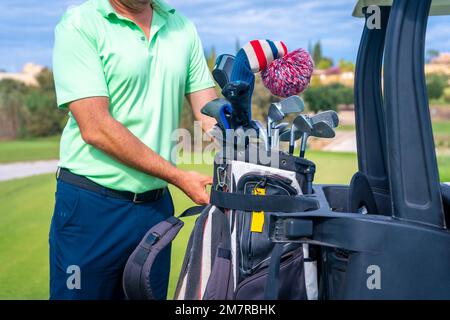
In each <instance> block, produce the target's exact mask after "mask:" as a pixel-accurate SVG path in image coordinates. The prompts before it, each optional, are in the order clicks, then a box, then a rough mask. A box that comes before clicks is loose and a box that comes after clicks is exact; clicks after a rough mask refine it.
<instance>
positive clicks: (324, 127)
mask: <svg viewBox="0 0 450 320" xmlns="http://www.w3.org/2000/svg"><path fill="white" fill-rule="evenodd" d="M311 122H312V123H313V124H312V130H311V132H310V133H307V132H305V133H303V138H302V145H301V148H300V158H304V157H305V153H306V146H307V141H308V138H309V137H311V136H312V137H317V138H326V139H331V138H334V137H335V136H336V132H335V130H334V128H333V127H332V125H331V124H330V123H329V122H327V121H319V122H315V121H314V118H311ZM314 122H315V123H314Z"/></svg>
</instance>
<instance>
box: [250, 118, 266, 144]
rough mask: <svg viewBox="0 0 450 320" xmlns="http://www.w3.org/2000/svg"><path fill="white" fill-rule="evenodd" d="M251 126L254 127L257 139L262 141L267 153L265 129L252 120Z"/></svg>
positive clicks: (259, 123)
mask: <svg viewBox="0 0 450 320" xmlns="http://www.w3.org/2000/svg"><path fill="white" fill-rule="evenodd" d="M252 124H253V127H255V128H256V130H257V132H258V138H259V139H261V140H262V141H263V143H264V148H265V150H266V151H269V144H268V140H267V131H266V128H265V127H264V126H263V124H262V123H261V122H260V121H258V120H253V121H252Z"/></svg>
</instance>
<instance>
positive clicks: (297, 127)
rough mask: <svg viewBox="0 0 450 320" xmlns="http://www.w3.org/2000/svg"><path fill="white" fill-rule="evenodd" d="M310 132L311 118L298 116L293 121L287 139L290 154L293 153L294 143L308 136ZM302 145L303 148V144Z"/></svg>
mask: <svg viewBox="0 0 450 320" xmlns="http://www.w3.org/2000/svg"><path fill="white" fill-rule="evenodd" d="M312 130H313V124H312V121H311V118H309V117H308V116H307V115H304V114H300V115H298V116H297V117H296V118H295V119H294V121H293V123H292V128H291V135H290V137H289V153H290V154H293V153H294V148H295V141H297V140H298V139H300V138H301V137H305V136H309V135H310V134H311V131H312ZM306 139H307V138H304V140H305V141H306ZM302 145H303V146H305V144H304V143H303V144H302Z"/></svg>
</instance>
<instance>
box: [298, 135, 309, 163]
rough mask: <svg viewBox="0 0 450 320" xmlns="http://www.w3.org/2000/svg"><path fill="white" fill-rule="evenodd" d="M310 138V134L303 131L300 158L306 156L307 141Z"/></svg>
mask: <svg viewBox="0 0 450 320" xmlns="http://www.w3.org/2000/svg"><path fill="white" fill-rule="evenodd" d="M308 138H309V134H307V133H306V132H305V133H303V136H302V146H301V148H300V158H304V157H305V153H306V143H307V141H308Z"/></svg>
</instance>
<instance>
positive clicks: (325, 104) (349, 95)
mask: <svg viewBox="0 0 450 320" xmlns="http://www.w3.org/2000/svg"><path fill="white" fill-rule="evenodd" d="M304 99H305V102H306V103H307V105H308V108H309V110H310V111H312V112H319V111H324V110H337V107H338V106H339V105H351V104H353V101H354V99H353V90H352V89H351V88H348V87H345V86H344V85H342V84H332V85H328V86H319V87H311V88H309V89H308V90H307V91H306V92H305V93H304Z"/></svg>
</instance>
